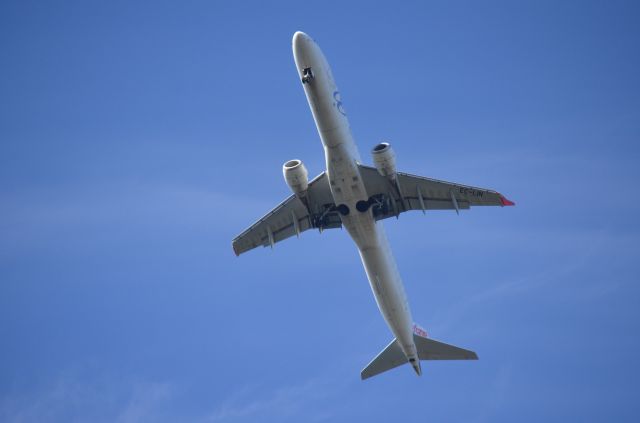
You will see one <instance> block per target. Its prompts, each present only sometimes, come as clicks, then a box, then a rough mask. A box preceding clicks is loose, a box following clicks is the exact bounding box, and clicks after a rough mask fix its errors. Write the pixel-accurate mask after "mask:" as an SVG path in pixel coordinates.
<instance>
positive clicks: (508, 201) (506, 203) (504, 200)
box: [498, 194, 516, 206]
mask: <svg viewBox="0 0 640 423" xmlns="http://www.w3.org/2000/svg"><path fill="white" fill-rule="evenodd" d="M498 195H500V201H502V205H503V206H515V205H516V203H514V202H513V201H511V200H507V199H506V198H505V197H504V196H503V195H502V194H498Z"/></svg>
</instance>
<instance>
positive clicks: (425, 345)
mask: <svg viewBox="0 0 640 423" xmlns="http://www.w3.org/2000/svg"><path fill="white" fill-rule="evenodd" d="M413 342H415V344H416V349H417V350H418V357H419V358H420V360H477V359H478V355H477V354H476V353H475V352H473V351H469V350H465V349H464V348H460V347H454V346H453V345H449V344H445V343H444V342H440V341H435V340H433V339H429V338H423V337H422V336H418V335H413Z"/></svg>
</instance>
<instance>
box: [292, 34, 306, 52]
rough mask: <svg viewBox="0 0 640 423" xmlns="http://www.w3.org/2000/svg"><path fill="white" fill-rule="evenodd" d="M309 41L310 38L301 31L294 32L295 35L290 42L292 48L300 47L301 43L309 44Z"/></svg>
mask: <svg viewBox="0 0 640 423" xmlns="http://www.w3.org/2000/svg"><path fill="white" fill-rule="evenodd" d="M309 41H311V37H309V36H308V35H307V34H305V33H304V32H302V31H296V33H295V34H293V40H292V44H293V48H297V47H300V46H301V45H302V44H303V43H305V42H309Z"/></svg>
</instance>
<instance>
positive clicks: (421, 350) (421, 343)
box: [360, 334, 478, 380]
mask: <svg viewBox="0 0 640 423" xmlns="http://www.w3.org/2000/svg"><path fill="white" fill-rule="evenodd" d="M413 342H414V343H415V345H416V349H417V350H418V357H419V358H420V360H477V359H478V355H477V354H476V353H475V352H473V351H470V350H465V349H464V348H459V347H455V346H453V345H449V344H445V343H444V342H440V341H436V340H433V339H428V338H425V337H422V336H420V335H416V334H414V335H413ZM408 362H409V360H408V359H407V357H406V356H405V355H404V353H403V352H402V349H401V348H400V345H399V344H398V341H397V340H396V339H394V340H393V341H391V343H390V344H389V345H387V347H386V348H385V349H384V350H382V352H381V353H380V354H378V356H377V357H376V358H374V359H373V360H372V361H371V363H369V364H368V365H367V367H365V368H364V370H362V372H360V378H361V379H362V380H364V379H368V378H370V377H372V376H375V375H377V374H380V373H382V372H386V371H387V370H391V369H393V368H395V367H398V366H400V365H402V364H404V363H408Z"/></svg>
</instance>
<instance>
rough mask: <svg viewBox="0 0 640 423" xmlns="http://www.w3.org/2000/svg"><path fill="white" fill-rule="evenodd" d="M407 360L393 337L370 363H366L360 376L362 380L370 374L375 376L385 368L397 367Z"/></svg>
mask: <svg viewBox="0 0 640 423" xmlns="http://www.w3.org/2000/svg"><path fill="white" fill-rule="evenodd" d="M406 362H407V357H405V355H404V353H403V352H402V349H401V348H400V345H398V341H397V340H396V339H394V340H393V341H391V343H390V344H389V345H387V347H386V348H385V349H384V350H382V352H381V353H380V354H378V356H377V357H376V358H374V359H373V360H371V363H369V364H367V367H365V368H364V370H363V371H362V372H360V378H361V379H362V380H365V379H368V378H370V377H371V376H375V375H377V374H380V373H382V372H386V371H387V370H391V369H393V368H394V367H398V366H400V365H402V364H404V363H406Z"/></svg>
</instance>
